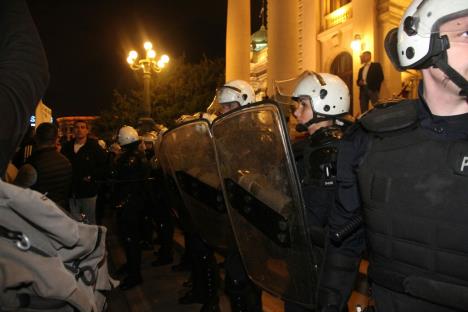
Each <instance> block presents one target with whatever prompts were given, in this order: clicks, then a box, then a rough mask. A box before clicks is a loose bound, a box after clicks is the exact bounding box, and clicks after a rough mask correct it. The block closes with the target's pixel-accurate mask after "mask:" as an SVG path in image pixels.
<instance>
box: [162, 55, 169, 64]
mask: <svg viewBox="0 0 468 312" xmlns="http://www.w3.org/2000/svg"><path fill="white" fill-rule="evenodd" d="M161 62H163V63H167V62H169V56H167V55H166V54H164V55H163V56H161Z"/></svg>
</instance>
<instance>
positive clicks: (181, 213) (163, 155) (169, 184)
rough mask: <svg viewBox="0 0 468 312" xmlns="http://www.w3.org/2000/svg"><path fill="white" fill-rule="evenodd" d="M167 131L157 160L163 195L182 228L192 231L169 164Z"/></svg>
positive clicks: (169, 147) (187, 213)
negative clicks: (161, 176)
mask: <svg viewBox="0 0 468 312" xmlns="http://www.w3.org/2000/svg"><path fill="white" fill-rule="evenodd" d="M167 138H168V136H167V132H166V133H165V134H164V136H163V137H162V140H161V142H160V145H159V149H158V154H157V157H158V162H159V165H160V166H161V170H162V172H163V177H164V178H163V185H162V187H163V188H164V192H165V193H166V194H165V196H167V197H168V198H169V202H170V206H171V207H170V209H171V210H172V212H173V214H174V215H175V216H176V218H177V220H178V221H179V223H180V226H181V227H182V229H183V230H184V231H185V232H187V233H192V232H193V231H194V229H193V224H192V220H191V217H190V214H189V212H188V210H187V208H186V207H185V205H184V202H183V200H182V196H181V194H180V192H179V189H178V187H177V182H176V178H175V171H174V169H173V167H172V166H171V162H170V159H169V156H168V155H170V153H171V152H173V151H172V150H171V146H170V144H168V141H170V140H168V139H167Z"/></svg>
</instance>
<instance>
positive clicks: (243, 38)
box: [226, 0, 250, 82]
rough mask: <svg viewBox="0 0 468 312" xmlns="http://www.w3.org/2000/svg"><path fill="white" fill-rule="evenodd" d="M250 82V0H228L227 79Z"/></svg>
mask: <svg viewBox="0 0 468 312" xmlns="http://www.w3.org/2000/svg"><path fill="white" fill-rule="evenodd" d="M234 79H242V80H245V81H247V82H250V0H228V10H227V29H226V81H230V80H234Z"/></svg>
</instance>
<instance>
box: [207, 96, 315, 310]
mask: <svg viewBox="0 0 468 312" xmlns="http://www.w3.org/2000/svg"><path fill="white" fill-rule="evenodd" d="M286 129H287V128H286V124H285V122H284V118H283V117H282V115H281V113H280V110H279V107H278V106H277V105H276V104H275V103H268V102H263V103H258V104H256V105H249V106H246V107H243V108H242V109H240V110H236V111H233V112H231V113H229V114H227V115H225V116H223V117H221V118H219V119H217V120H215V121H214V123H213V125H212V132H213V136H214V142H215V147H216V154H217V161H218V164H219V171H220V177H221V179H222V181H223V191H224V193H225V198H226V203H227V209H228V213H229V217H230V220H231V225H232V228H233V231H234V235H235V238H236V241H237V245H238V248H239V251H240V254H241V257H242V260H243V262H244V266H245V268H246V270H247V273H248V274H249V276H250V278H251V279H252V280H253V281H254V282H255V283H257V284H258V285H259V286H260V287H262V288H263V289H265V290H267V291H269V292H271V293H273V294H275V295H277V296H280V297H282V298H283V299H285V300H288V301H292V302H296V303H299V304H302V305H304V306H313V304H314V293H315V288H316V284H317V262H318V261H317V260H316V259H315V257H314V254H313V252H312V245H311V242H310V238H309V236H308V231H307V228H306V227H305V222H304V208H303V207H304V204H303V199H302V196H301V191H300V186H299V181H298V178H297V172H296V167H295V165H294V163H293V162H294V157H293V155H292V151H291V146H290V142H289V137H288V133H287V130H286Z"/></svg>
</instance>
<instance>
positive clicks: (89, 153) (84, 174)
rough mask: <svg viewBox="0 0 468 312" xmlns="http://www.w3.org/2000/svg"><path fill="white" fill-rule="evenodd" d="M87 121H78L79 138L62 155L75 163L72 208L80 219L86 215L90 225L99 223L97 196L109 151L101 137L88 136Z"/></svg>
mask: <svg viewBox="0 0 468 312" xmlns="http://www.w3.org/2000/svg"><path fill="white" fill-rule="evenodd" d="M88 132H89V129H88V124H87V122H86V121H76V122H75V124H74V126H73V134H74V136H75V138H74V139H73V140H72V141H70V142H67V143H65V144H64V145H63V147H62V150H61V152H62V154H63V155H65V156H66V157H67V158H68V159H69V160H70V162H71V164H72V168H73V179H72V188H71V197H70V211H71V214H72V216H73V217H74V218H75V219H76V220H81V219H82V216H81V214H84V217H85V218H86V221H87V222H88V223H89V224H96V198H97V193H98V185H97V183H96V180H99V179H102V178H103V177H104V176H105V174H106V170H107V166H106V165H107V157H106V153H105V151H104V150H103V149H102V148H101V147H100V146H99V144H98V142H97V140H94V139H91V138H88Z"/></svg>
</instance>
